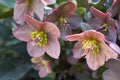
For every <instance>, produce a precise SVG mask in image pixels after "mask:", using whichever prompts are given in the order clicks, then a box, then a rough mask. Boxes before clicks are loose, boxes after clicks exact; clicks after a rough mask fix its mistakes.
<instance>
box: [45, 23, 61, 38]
mask: <svg viewBox="0 0 120 80" xmlns="http://www.w3.org/2000/svg"><path fill="white" fill-rule="evenodd" d="M43 30H44V31H45V32H46V34H48V36H50V37H56V38H58V37H59V36H60V31H59V29H58V28H57V26H56V25H55V24H53V23H50V22H45V23H44V24H43Z"/></svg>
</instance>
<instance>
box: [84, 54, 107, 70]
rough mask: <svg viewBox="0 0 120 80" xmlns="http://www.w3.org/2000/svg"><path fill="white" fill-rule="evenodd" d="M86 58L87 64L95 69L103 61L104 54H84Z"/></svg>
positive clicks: (101, 64) (102, 63)
mask: <svg viewBox="0 0 120 80" xmlns="http://www.w3.org/2000/svg"><path fill="white" fill-rule="evenodd" d="M86 60H87V64H88V66H89V67H90V68H91V69H92V70H97V69H98V68H99V67H100V66H103V65H104V63H105V56H104V55H103V54H93V53H89V54H87V55H86Z"/></svg>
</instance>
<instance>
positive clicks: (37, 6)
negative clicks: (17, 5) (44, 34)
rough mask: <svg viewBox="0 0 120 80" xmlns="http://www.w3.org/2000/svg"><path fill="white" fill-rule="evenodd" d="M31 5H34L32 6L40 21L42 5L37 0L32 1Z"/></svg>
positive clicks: (42, 12)
mask: <svg viewBox="0 0 120 80" xmlns="http://www.w3.org/2000/svg"><path fill="white" fill-rule="evenodd" d="M33 6H34V7H33V8H34V12H35V13H36V14H37V16H38V17H39V18H40V20H41V21H42V20H43V18H44V6H43V5H42V3H40V2H39V1H38V0H35V1H33Z"/></svg>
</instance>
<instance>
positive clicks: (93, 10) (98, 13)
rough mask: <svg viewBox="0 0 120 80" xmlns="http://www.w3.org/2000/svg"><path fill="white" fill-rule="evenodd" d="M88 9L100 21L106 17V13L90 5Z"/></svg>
mask: <svg viewBox="0 0 120 80" xmlns="http://www.w3.org/2000/svg"><path fill="white" fill-rule="evenodd" d="M90 11H91V13H92V14H93V15H94V16H95V17H96V18H98V19H100V20H102V21H104V20H105V19H106V14H105V13H103V12H101V11H100V10H98V9H96V8H94V7H90Z"/></svg>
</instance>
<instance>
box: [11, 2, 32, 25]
mask: <svg viewBox="0 0 120 80" xmlns="http://www.w3.org/2000/svg"><path fill="white" fill-rule="evenodd" d="M24 14H28V15H31V16H32V15H33V9H32V7H31V6H30V7H28V6H27V4H26V3H25V2H22V3H20V4H18V3H16V4H15V7H14V17H13V18H14V20H15V21H16V22H17V23H19V24H22V23H23V22H25V20H24Z"/></svg>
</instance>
